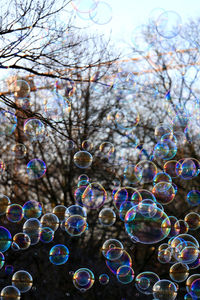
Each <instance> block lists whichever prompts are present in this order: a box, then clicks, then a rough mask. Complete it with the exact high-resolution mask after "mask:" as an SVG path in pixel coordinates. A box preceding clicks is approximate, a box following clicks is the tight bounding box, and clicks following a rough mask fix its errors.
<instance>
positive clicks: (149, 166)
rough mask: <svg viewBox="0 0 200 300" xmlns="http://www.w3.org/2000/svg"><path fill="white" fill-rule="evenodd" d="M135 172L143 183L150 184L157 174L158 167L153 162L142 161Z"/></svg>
mask: <svg viewBox="0 0 200 300" xmlns="http://www.w3.org/2000/svg"><path fill="white" fill-rule="evenodd" d="M135 172H136V176H137V177H138V179H140V178H141V179H140V182H141V183H149V182H152V181H153V178H154V177H155V175H156V174H157V167H156V165H155V164H154V163H153V162H152V161H148V160H142V161H140V162H139V163H138V164H137V165H136V166H135Z"/></svg>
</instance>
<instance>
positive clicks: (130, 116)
mask: <svg viewBox="0 0 200 300" xmlns="http://www.w3.org/2000/svg"><path fill="white" fill-rule="evenodd" d="M139 121H140V116H139V113H138V112H137V111H136V110H135V109H134V108H132V109H130V110H128V111H127V110H125V109H120V110H118V111H116V114H115V122H116V125H117V127H118V128H119V129H122V130H131V129H133V128H134V127H135V126H137V124H138V123H139Z"/></svg>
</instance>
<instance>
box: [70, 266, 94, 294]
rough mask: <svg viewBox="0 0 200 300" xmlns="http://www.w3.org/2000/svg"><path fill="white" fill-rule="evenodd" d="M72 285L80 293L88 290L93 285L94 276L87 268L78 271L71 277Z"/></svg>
mask: <svg viewBox="0 0 200 300" xmlns="http://www.w3.org/2000/svg"><path fill="white" fill-rule="evenodd" d="M73 284H74V286H75V287H76V288H77V289H78V290H80V291H83V292H84V291H87V290H89V289H90V288H91V287H92V286H93V284H94V274H93V272H92V271H91V270H89V269H87V268H81V269H78V270H77V271H76V272H75V273H74V275H73Z"/></svg>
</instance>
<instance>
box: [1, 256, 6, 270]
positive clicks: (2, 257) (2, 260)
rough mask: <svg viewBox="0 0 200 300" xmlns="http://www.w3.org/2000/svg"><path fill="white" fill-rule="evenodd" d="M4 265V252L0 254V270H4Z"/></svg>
mask: <svg viewBox="0 0 200 300" xmlns="http://www.w3.org/2000/svg"><path fill="white" fill-rule="evenodd" d="M4 263H5V256H4V255H3V253H2V252H0V269H2V268H3V266H4Z"/></svg>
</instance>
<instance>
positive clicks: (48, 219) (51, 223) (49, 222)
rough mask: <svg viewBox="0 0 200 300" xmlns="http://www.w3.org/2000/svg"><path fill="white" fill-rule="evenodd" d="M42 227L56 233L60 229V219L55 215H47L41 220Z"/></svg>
mask: <svg viewBox="0 0 200 300" xmlns="http://www.w3.org/2000/svg"><path fill="white" fill-rule="evenodd" d="M40 222H41V225H42V227H49V228H51V229H52V230H53V231H56V230H57V229H58V227H59V219H58V217H57V216H56V215H55V214H52V213H46V214H44V215H43V216H42V218H41V219H40Z"/></svg>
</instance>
